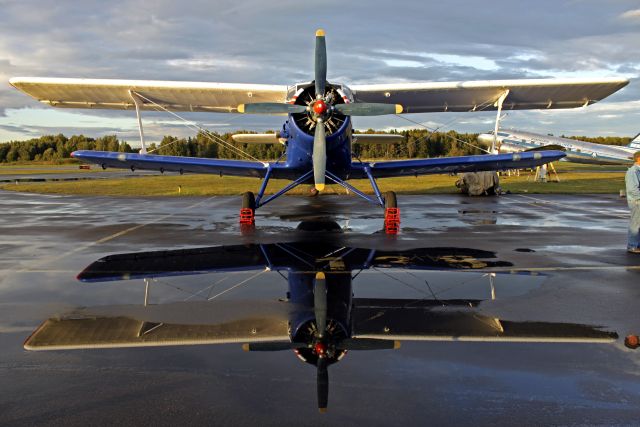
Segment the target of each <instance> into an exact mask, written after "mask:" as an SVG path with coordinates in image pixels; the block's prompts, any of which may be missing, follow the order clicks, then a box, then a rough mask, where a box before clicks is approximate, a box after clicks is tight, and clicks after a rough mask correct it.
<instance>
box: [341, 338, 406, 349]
mask: <svg viewBox="0 0 640 427" xmlns="http://www.w3.org/2000/svg"><path fill="white" fill-rule="evenodd" d="M336 348H337V349H339V350H395V349H398V348H400V341H394V340H381V339H376V338H346V339H344V340H342V341H340V342H339V343H337V344H336Z"/></svg>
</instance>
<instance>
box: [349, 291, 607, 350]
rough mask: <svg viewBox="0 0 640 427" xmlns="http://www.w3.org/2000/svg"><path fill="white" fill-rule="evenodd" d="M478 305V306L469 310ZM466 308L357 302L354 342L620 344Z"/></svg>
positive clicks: (593, 333) (596, 333)
mask: <svg viewBox="0 0 640 427" xmlns="http://www.w3.org/2000/svg"><path fill="white" fill-rule="evenodd" d="M474 303H477V301H475V302H471V303H470V304H467V306H469V305H474ZM442 305H446V306H448V308H444V307H442ZM464 305H465V303H464V302H461V301H426V302H425V301H415V300H374V299H354V310H353V328H354V332H353V336H354V337H356V338H377V339H389V340H400V341H513V342H585V343H605V342H613V341H615V340H616V339H617V338H618V334H616V333H615V332H606V331H602V330H601V329H600V328H599V327H596V326H589V325H580V324H575V323H550V322H514V321H507V320H500V319H496V318H493V317H489V316H485V315H482V314H479V313H477V312H476V311H474V310H473V309H465V310H462V309H461V308H462V307H464ZM434 306H435V307H434ZM452 306H458V307H457V308H456V309H452Z"/></svg>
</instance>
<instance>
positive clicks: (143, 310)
mask: <svg viewBox="0 0 640 427" xmlns="http://www.w3.org/2000/svg"><path fill="white" fill-rule="evenodd" d="M509 266H511V264H510V263H508V262H504V261H500V260H497V259H496V258H495V254H493V253H492V252H488V251H482V250H474V249H465V248H450V247H449V248H447V247H441V248H438V247H435V248H417V249H409V250H377V249H370V248H362V247H346V246H344V245H342V244H341V242H339V241H335V242H327V236H326V234H324V235H322V236H319V238H317V239H315V240H314V239H313V238H312V236H310V238H309V239H304V240H300V241H294V242H290V243H274V244H247V245H234V246H218V247H208V248H196V249H183V250H169V251H155V252H142V253H128V254H118V255H112V256H107V257H104V258H102V259H100V260H98V261H96V262H94V263H93V264H91V265H90V266H89V267H87V268H86V269H85V270H84V271H82V272H81V273H80V274H79V276H78V278H79V280H81V281H84V282H102V281H111V280H126V279H136V278H138V279H140V278H144V279H145V282H146V283H147V288H146V292H145V303H144V305H137V306H136V305H124V306H110V307H107V306H105V307H93V308H87V309H82V310H77V311H75V312H73V313H69V314H66V315H61V316H56V317H54V318H51V319H48V320H46V321H45V322H44V323H43V324H42V325H41V326H40V327H39V328H38V329H37V330H36V331H35V332H34V333H33V334H32V335H31V336H30V337H29V338H28V339H27V341H26V342H25V348H26V349H28V350H69V349H87V348H120V347H144V346H170V345H194V344H222V343H243V344H244V345H243V348H244V349H245V350H248V351H280V350H293V351H294V352H295V354H296V355H297V357H298V358H300V359H301V360H303V361H304V362H307V363H309V364H312V365H314V366H316V369H317V385H318V390H317V392H318V407H319V409H320V410H321V411H324V410H325V409H326V408H327V404H328V395H329V377H328V366H329V365H331V364H333V363H336V362H338V361H340V360H341V359H342V358H343V357H344V356H345V355H346V354H347V352H348V351H349V350H383V349H396V348H398V347H399V344H400V341H448V340H459V341H490V342H501V341H515V342H590V343H599V342H612V341H614V340H615V339H616V338H617V334H616V333H614V332H606V331H602V330H600V329H598V327H594V326H586V325H580V324H567V323H547V322H520V321H509V320H504V319H498V318H494V317H491V316H488V315H486V314H482V313H481V312H479V311H478V310H477V306H478V304H479V303H480V302H481V301H482V300H483V299H489V298H492V299H494V298H495V294H496V289H495V286H494V285H495V280H497V279H498V278H499V279H501V280H502V279H504V280H508V281H509V286H510V287H512V286H513V285H515V284H518V282H519V283H520V284H522V283H523V281H524V282H527V281H528V282H529V284H530V283H531V281H537V282H539V281H540V279H541V277H540V276H532V275H515V274H507V275H500V274H498V277H497V278H496V276H495V274H491V273H489V274H487V273H486V268H496V267H509ZM397 268H402V269H415V270H437V271H431V272H428V273H433V274H439V275H440V276H439V277H440V280H442V277H443V276H442V274H444V273H443V272H442V270H449V271H452V270H457V271H458V273H447V274H461V275H464V276H468V275H469V274H473V275H477V278H478V279H480V278H482V277H484V278H485V279H483V280H482V282H485V280H486V281H488V283H489V286H488V287H487V289H488V290H490V295H491V296H490V297H486V298H484V297H483V298H477V297H474V298H472V299H466V298H455V299H454V298H451V299H442V298H441V297H442V295H443V294H444V293H445V291H440V292H438V293H436V292H434V291H433V289H432V287H431V286H430V285H429V284H428V283H427V282H426V281H425V283H427V286H429V290H430V291H431V294H429V295H428V296H427V297H425V298H423V299H389V298H355V297H354V295H353V288H352V283H353V280H354V279H355V277H357V276H358V274H360V272H362V271H363V270H366V269H376V270H378V269H384V270H381V271H382V273H383V274H384V277H385V280H386V278H387V276H388V277H389V278H390V279H393V276H392V274H390V273H392V272H393V270H389V269H397ZM474 269H482V270H483V271H482V272H477V273H473V272H468V273H462V271H465V270H467V271H468V270H474ZM245 270H246V271H250V270H263V271H275V272H278V273H279V274H280V275H282V276H283V277H286V280H287V282H288V292H287V294H286V295H287V297H286V299H283V300H279V301H277V300H271V301H265V300H250V301H247V300H233V299H230V300H224V301H221V300H217V299H214V300H210V299H208V298H204V300H203V301H186V302H175V303H167V304H160V305H151V304H147V297H148V291H149V283H150V281H149V280H147V279H153V278H157V277H167V276H180V275H192V274H205V273H211V272H224V271H229V272H231V271H245ZM285 273H286V275H285ZM420 274H427V273H420ZM381 276H382V275H381ZM369 277H370V276H369ZM436 277H437V276H436ZM542 279H544V278H542ZM437 280H438V279H437V278H433V279H432V278H429V281H430V282H432V283H434V284H435V282H436V281H437ZM390 282H391V283H392V284H396V283H395V282H394V281H393V280H390ZM465 282H469V278H468V277H465ZM364 283H365V286H369V285H371V283H372V282H371V279H370V278H368V279H366V280H365V282H364ZM385 286H386V283H385ZM228 289H229V290H230V289H234V286H231V287H230V288H228ZM225 292H226V291H225ZM485 293H486V292H483V295H484V294H485ZM438 294H439V295H440V297H438Z"/></svg>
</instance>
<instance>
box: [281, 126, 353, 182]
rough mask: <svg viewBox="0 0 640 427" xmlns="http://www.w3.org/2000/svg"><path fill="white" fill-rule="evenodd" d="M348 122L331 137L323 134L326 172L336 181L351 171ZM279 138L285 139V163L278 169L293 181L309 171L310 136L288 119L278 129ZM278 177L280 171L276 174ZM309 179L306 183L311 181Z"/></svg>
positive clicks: (311, 136)
mask: <svg viewBox="0 0 640 427" xmlns="http://www.w3.org/2000/svg"><path fill="white" fill-rule="evenodd" d="M351 133H352V130H351V119H350V118H349V117H347V118H346V120H345V121H344V123H342V125H341V126H340V127H339V128H338V129H337V130H336V131H335V132H333V133H332V134H330V135H327V171H328V172H331V173H333V174H334V175H337V176H338V177H339V178H340V179H348V178H349V173H350V171H351ZM281 134H282V136H283V137H284V138H287V148H286V150H287V154H286V156H287V157H286V161H285V162H284V165H283V166H282V169H284V168H286V169H287V170H288V171H289V174H290V176H288V178H289V179H296V178H298V177H299V176H301V175H302V174H304V173H305V172H308V171H310V170H311V169H312V168H313V157H312V155H313V135H309V134H308V133H306V132H305V131H304V130H302V129H301V128H300V127H299V126H298V124H297V123H296V121H295V120H293V118H292V117H291V116H289V119H288V120H287V121H286V122H285V123H284V125H283V126H282V133H281ZM280 172H281V173H280V176H282V172H284V171H282V170H281V171H280ZM312 181H313V177H311V178H310V179H309V181H308V182H312Z"/></svg>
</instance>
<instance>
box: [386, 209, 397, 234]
mask: <svg viewBox="0 0 640 427" xmlns="http://www.w3.org/2000/svg"><path fill="white" fill-rule="evenodd" d="M399 231H400V209H399V208H385V210H384V232H385V233H387V234H398V232H399Z"/></svg>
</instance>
